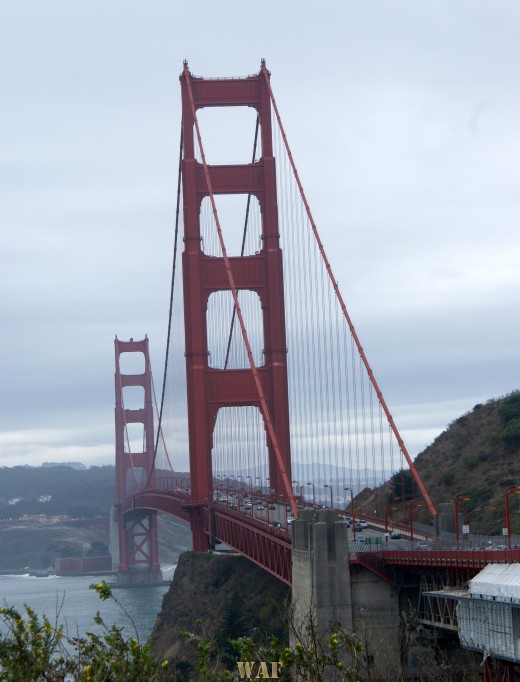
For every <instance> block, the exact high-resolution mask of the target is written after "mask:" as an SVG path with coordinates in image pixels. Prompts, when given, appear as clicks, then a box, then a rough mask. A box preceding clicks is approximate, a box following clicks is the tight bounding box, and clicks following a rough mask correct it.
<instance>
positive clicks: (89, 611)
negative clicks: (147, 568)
mask: <svg viewBox="0 0 520 682" xmlns="http://www.w3.org/2000/svg"><path fill="white" fill-rule="evenodd" d="M162 570H163V577H164V579H165V580H171V578H172V577H173V572H174V570H175V566H168V567H163V569H162ZM103 579H104V580H106V582H107V583H111V582H112V581H115V578H114V576H109V575H107V576H74V577H72V576H67V577H58V576H50V577H48V578H36V577H34V576H30V575H0V605H1V606H14V607H15V608H17V609H18V610H20V611H22V610H23V605H24V604H27V605H28V606H30V607H31V608H32V609H34V610H35V611H36V613H38V614H39V615H42V614H45V615H46V616H47V617H48V618H49V619H50V621H51V623H53V624H54V623H55V622H56V621H57V623H58V624H63V625H64V629H65V633H66V635H67V636H68V637H76V636H78V634H79V635H80V636H84V635H85V634H86V633H87V632H100V627H99V626H97V625H96V624H95V623H94V617H95V615H96V612H97V611H99V613H100V615H101V616H102V618H103V620H104V621H105V623H106V625H107V626H109V627H110V626H111V625H112V624H114V623H116V624H117V626H118V627H123V628H124V630H123V634H124V635H125V636H127V637H135V636H136V631H137V636H138V637H139V640H140V641H141V642H145V641H146V640H147V639H148V637H149V636H150V635H151V633H152V628H153V626H154V623H155V619H156V617H157V615H158V613H159V612H160V610H161V605H162V598H163V595H164V594H165V593H166V592H167V591H168V586H167V585H159V586H154V587H133V588H127V589H124V588H121V589H114V590H113V594H114V596H115V598H116V599H117V600H118V602H120V605H119V604H117V603H116V602H115V601H114V600H113V599H107V600H106V601H101V600H100V599H99V597H98V595H97V593H96V592H95V591H94V590H91V589H89V585H92V584H97V583H99V582H100V581H101V580H103ZM121 607H124V609H125V610H126V611H127V612H128V616H127V615H126V614H125V612H124V610H123V608H121ZM132 621H133V624H132ZM134 625H135V629H134ZM0 631H5V626H4V624H3V623H2V622H0Z"/></svg>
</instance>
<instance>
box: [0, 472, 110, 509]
mask: <svg viewBox="0 0 520 682" xmlns="http://www.w3.org/2000/svg"><path fill="white" fill-rule="evenodd" d="M114 476H115V474H114V467H113V466H102V467H90V469H83V470H81V469H80V470H78V469H73V468H72V467H70V466H65V465H64V466H53V467H29V466H18V467H1V468H0V519H5V518H10V517H19V516H21V515H22V514H47V516H54V515H62V514H65V515H69V516H85V517H92V516H108V512H109V509H110V506H111V505H112V503H113V501H114ZM49 496H50V499H45V500H44V501H39V498H48V497H49ZM14 500H19V501H17V502H16V503H14V504H13V501H14ZM9 502H11V504H10V503H9Z"/></svg>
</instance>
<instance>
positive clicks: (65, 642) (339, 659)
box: [0, 581, 362, 682]
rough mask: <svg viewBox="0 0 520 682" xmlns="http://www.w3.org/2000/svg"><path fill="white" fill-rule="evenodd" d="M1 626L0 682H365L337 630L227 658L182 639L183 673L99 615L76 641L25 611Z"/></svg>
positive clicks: (242, 645)
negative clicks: (328, 677)
mask: <svg viewBox="0 0 520 682" xmlns="http://www.w3.org/2000/svg"><path fill="white" fill-rule="evenodd" d="M91 588H92V589H94V590H95V591H96V592H97V593H98V595H99V597H100V599H102V600H105V599H114V600H115V601H116V603H117V604H118V605H119V606H120V608H121V609H123V611H124V612H125V615H126V616H127V618H128V619H130V621H131V618H130V616H129V615H128V613H127V612H126V610H125V609H124V607H123V606H122V605H121V604H120V602H118V600H117V599H116V598H115V597H114V595H113V594H112V591H111V589H110V587H109V586H108V585H107V584H106V583H105V582H104V581H102V582H100V583H98V584H97V585H91ZM0 618H1V619H2V621H3V624H4V629H5V631H6V632H5V633H4V634H0V680H2V681H5V682H26V681H29V680H31V681H34V682H44V681H45V682H63V681H64V680H73V681H74V682H89V681H96V682H159V681H166V680H174V681H179V682H180V681H183V680H193V681H196V682H213V681H215V682H224V681H227V680H239V679H249V678H251V677H253V678H256V679H262V678H264V679H272V678H273V672H275V674H276V678H277V679H281V680H290V679H295V678H296V679H299V680H302V681H303V680H305V681H308V682H320V680H323V679H324V675H325V671H326V670H327V669H328V670H330V669H334V670H335V671H336V672H337V673H338V674H339V677H337V678H336V679H341V680H348V681H352V682H353V681H355V680H358V679H361V678H360V677H359V676H358V674H357V666H356V661H357V660H358V658H359V656H360V655H361V653H362V646H361V644H360V643H359V641H358V640H357V638H356V637H355V636H354V635H352V634H351V633H348V632H347V631H346V630H344V629H343V628H341V627H340V626H339V625H338V626H334V627H333V628H332V629H331V634H330V636H329V638H328V641H327V643H326V645H325V646H324V647H322V646H321V645H319V644H317V637H316V633H315V632H314V631H313V629H312V627H311V626H309V627H307V629H306V637H305V638H303V639H302V641H301V642H298V643H297V644H296V645H295V646H294V647H293V648H291V647H289V646H284V644H283V643H282V642H280V640H278V639H276V638H274V637H271V638H268V640H267V642H266V643H265V645H261V646H258V645H257V643H255V641H254V640H253V638H251V637H240V638H237V639H235V640H230V642H229V644H230V650H229V651H230V652H231V651H233V652H234V654H229V653H228V654H227V655H224V656H223V655H221V654H219V652H218V651H217V650H216V648H215V644H214V641H213V640H212V639H211V638H205V637H201V636H198V635H195V634H193V633H189V632H185V633H183V636H184V637H185V639H186V640H187V641H188V642H189V643H190V644H191V645H192V646H193V647H194V649H195V653H196V662H195V665H194V666H193V669H192V670H190V671H186V670H184V671H183V670H177V669H176V666H175V662H174V661H169V660H167V659H165V660H156V659H155V658H154V656H153V655H152V652H151V646H150V640H147V641H146V642H145V643H142V642H140V640H139V635H138V633H137V630H135V637H130V638H127V639H125V638H124V637H123V636H122V628H118V627H117V626H116V625H112V626H111V627H108V626H107V625H106V624H105V623H104V621H103V619H102V618H101V616H100V614H99V612H98V613H97V614H96V616H95V617H94V623H95V624H96V625H97V626H98V628H97V630H98V632H88V633H87V635H86V636H85V637H76V638H68V637H66V636H65V634H64V631H63V626H62V625H58V624H57V623H56V624H53V623H51V621H50V620H49V619H48V618H47V617H46V616H45V615H44V616H43V617H41V618H40V617H39V616H38V615H37V614H36V613H35V612H34V610H33V609H31V608H30V607H29V606H25V614H24V615H22V614H21V613H20V612H19V611H18V610H16V609H15V608H12V607H10V608H0ZM134 629H135V628H134ZM345 654H347V657H348V660H349V661H350V663H349V664H346V663H345V659H346V656H345ZM273 666H274V667H273Z"/></svg>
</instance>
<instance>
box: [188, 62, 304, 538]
mask: <svg viewBox="0 0 520 682" xmlns="http://www.w3.org/2000/svg"><path fill="white" fill-rule="evenodd" d="M268 78H269V73H268V71H267V70H266V68H265V63H264V62H262V68H261V70H260V72H259V73H258V74H256V75H253V76H248V77H246V78H233V79H206V78H200V77H194V76H193V75H192V74H191V73H190V71H189V69H188V65H187V63H185V64H184V69H183V72H182V74H181V76H180V82H181V93H182V135H183V159H182V192H183V220H184V252H183V259H182V264H183V285H184V317H185V342H186V375H187V393H188V396H187V397H188V428H189V450H190V475H191V493H192V501H193V511H192V531H193V538H194V549H198V550H204V549H206V546H207V539H206V536H205V535H204V533H203V531H202V520H200V523H199V521H198V520H197V513H196V508H197V506H200V513H201V514H202V506H203V505H204V504H205V503H207V501H208V500H209V499H211V497H212V494H213V492H212V491H213V476H212V461H211V450H212V444H213V429H214V425H215V422H216V418H217V413H218V411H219V410H220V409H221V408H225V407H237V406H255V407H258V408H259V409H260V411H261V412H262V415H263V418H264V424H265V427H266V443H267V448H268V466H269V480H270V488H271V489H273V490H275V491H276V492H277V493H278V494H282V495H285V494H286V493H287V480H288V481H290V480H291V460H290V444H289V401H288V388H287V343H286V331H285V313H284V290H283V269H282V253H281V248H280V240H279V227H278V211H277V189H276V167H275V159H274V156H273V142H272V128H271V100H270V93H269V86H268ZM204 107H252V108H254V109H255V110H256V112H257V114H258V121H259V134H260V142H261V150H262V153H261V157H260V158H259V160H258V161H253V162H252V163H247V164H234V165H212V164H211V161H212V160H211V159H210V158H208V159H206V157H205V154H204V148H203V141H202V139H201V137H200V129H199V126H198V120H197V112H198V111H199V110H200V109H201V108H204ZM209 115H210V114H209ZM197 159H202V160H201V161H200V160H197ZM225 194H243V195H245V196H248V195H250V196H253V197H256V198H257V200H258V203H259V206H260V213H261V249H260V251H259V252H257V253H256V254H254V255H248V256H232V257H228V256H227V251H226V248H225V243H224V241H223V237H222V234H221V231H220V225H219V219H218V214H217V211H216V202H215V199H214V198H215V196H217V195H225ZM205 197H208V198H209V200H210V203H211V206H212V210H213V213H214V216H215V222H216V227H217V230H218V232H219V237H220V239H221V242H220V243H221V251H222V253H221V255H220V256H217V257H215V256H209V255H206V254H205V253H204V250H203V246H202V244H201V223H200V219H201V218H200V210H201V203H202V200H203V199H204V198H205ZM239 290H249V291H252V292H255V293H256V294H257V295H258V298H259V300H260V304H261V309H262V318H263V319H262V328H263V337H264V338H263V361H262V364H261V365H260V366H258V367H256V366H255V365H254V361H253V360H252V356H251V355H250V363H251V366H250V367H246V368H243V369H215V368H211V367H209V364H208V337H207V326H206V311H207V307H208V300H209V298H210V296H211V295H212V294H213V293H215V292H218V291H228V292H231V294H232V296H233V300H234V301H235V312H236V313H237V317H240V312H239V310H238V309H237V307H236V305H237V303H236V301H237V299H236V292H237V291H239ZM238 321H240V320H237V326H238ZM240 324H241V325H242V322H241V321H240ZM222 334H223V335H226V336H227V335H228V334H229V329H224V328H223V329H222ZM242 334H243V335H244V331H243V329H242ZM244 343H245V344H246V346H247V342H246V339H245V338H244ZM266 414H267V415H268V419H266ZM284 483H285V487H284ZM201 519H202V517H201Z"/></svg>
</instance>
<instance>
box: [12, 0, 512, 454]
mask: <svg viewBox="0 0 520 682" xmlns="http://www.w3.org/2000/svg"><path fill="white" fill-rule="evenodd" d="M519 34H520V4H519V3H518V2H517V0H509V1H506V0H493V2H490V1H489V0H486V1H482V0H467V1H466V2H464V1H457V0H429V1H427V0H424V1H421V2H418V1H417V0H409V1H408V2H406V1H404V0H392V2H389V1H388V0H379V1H377V0H374V1H372V0H366V1H364V2H361V1H360V0H358V1H357V2H353V1H351V0H336V1H334V2H330V1H329V2H327V1H323V0H322V1H321V2H310V1H308V0H299V2H289V1H288V0H265V1H264V2H263V3H261V4H260V5H259V4H258V3H256V4H255V3H251V2H245V1H244V0H239V1H238V0H232V1H229V0H221V1H220V2H218V3H217V2H214V0H211V1H208V0H199V1H198V2H196V3H191V4H190V3H178V2H174V1H173V0H170V1H167V0H154V1H151V2H141V1H139V2H138V1H136V0H119V1H117V0H89V1H88V2H85V1H83V2H80V1H79V0H32V1H31V0H0V229H1V234H2V241H1V247H0V288H1V289H0V290H1V301H0V316H1V317H0V319H1V324H2V332H1V335H0V353H1V368H0V370H1V371H0V398H1V402H0V466H2V465H3V466H13V465H17V464H33V465H36V464H39V463H41V462H43V461H48V460H53V461H64V460H75V461H82V462H84V463H85V464H87V465H89V464H108V463H113V461H114V435H113V432H114V428H113V406H114V390H113V373H114V354H113V340H114V337H115V335H116V334H117V335H118V337H119V338H120V339H128V338H130V337H133V338H136V339H137V338H142V337H143V336H144V335H145V334H148V336H149V337H150V341H151V351H152V365H153V368H154V374H155V380H156V383H157V384H159V383H160V377H161V371H162V364H163V360H164V357H163V356H164V347H165V339H166V330H167V312H168V303H169V282H170V269H171V258H172V245H173V225H174V213H175V201H176V183H177V178H176V173H177V159H178V144H179V131H180V87H179V82H178V76H179V74H180V72H181V70H182V62H183V59H188V61H189V65H190V69H191V71H192V73H193V74H195V75H202V76H208V77H209V76H244V75H247V74H250V73H256V72H257V71H258V69H259V66H260V59H261V58H262V57H264V58H265V59H266V60H267V66H268V68H269V69H270V70H271V73H272V79H271V83H272V86H273V90H274V93H275V96H276V99H277V102H278V105H279V107H280V110H281V115H282V118H283V121H284V125H285V128H286V131H287V134H288V137H289V141H290V143H291V146H292V149H293V153H294V156H295V160H296V164H297V166H298V169H299V173H300V176H301V178H302V181H303V184H304V186H305V189H306V192H307V195H308V198H309V201H310V204H311V208H312V211H313V214H314V217H315V220H316V222H317V224H318V227H319V229H320V231H321V235H322V239H323V241H324V243H325V247H326V249H327V250H328V252H329V254H330V256H331V260H332V264H333V268H334V271H335V274H336V277H337V279H338V280H339V282H340V286H341V289H342V292H343V295H344V297H345V300H346V303H347V306H348V308H349V311H350V313H351V316H352V318H353V320H354V323H355V325H356V327H357V330H358V334H359V336H360V338H361V341H362V343H363V346H364V348H365V351H366V353H367V355H368V358H369V360H370V362H371V364H372V366H373V368H374V372H375V374H376V377H377V378H378V381H379V384H380V386H381V388H382V390H383V393H384V394H385V397H386V399H387V402H388V403H389V405H390V408H391V411H392V413H393V415H394V417H395V419H396V422H397V424H398V426H399V427H400V428H401V430H402V432H403V435H404V437H405V440H406V441H407V442H408V444H409V449H410V450H411V451H412V452H413V453H414V454H416V453H417V452H419V451H420V450H422V449H423V448H424V447H425V446H426V445H428V444H429V443H430V442H431V441H432V440H433V438H434V437H435V436H436V435H437V434H438V433H440V432H441V431H442V430H443V429H444V428H445V427H446V425H447V424H448V423H449V422H450V421H452V420H453V419H455V418H457V417H458V416H460V414H462V413H463V412H465V411H467V410H468V409H471V408H472V407H473V405H474V404H475V403H477V402H482V401H485V400H487V399H488V398H491V397H498V396H501V395H504V394H506V393H508V392H510V391H512V390H514V389H518V388H520V379H519V376H518V368H519V355H520V353H519V351H520V316H519V298H520V296H519V294H520V268H519V267H518V264H519V262H520V192H519V184H520V89H519V76H518V65H519V64H520V41H519V40H518V36H519ZM209 132H210V133H211V129H210V130H209Z"/></svg>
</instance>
